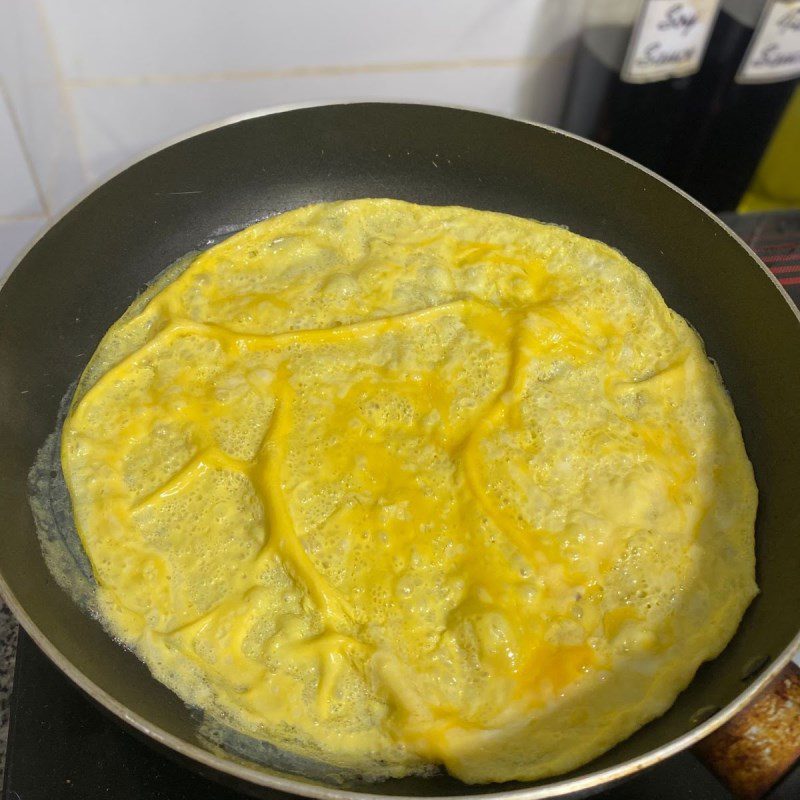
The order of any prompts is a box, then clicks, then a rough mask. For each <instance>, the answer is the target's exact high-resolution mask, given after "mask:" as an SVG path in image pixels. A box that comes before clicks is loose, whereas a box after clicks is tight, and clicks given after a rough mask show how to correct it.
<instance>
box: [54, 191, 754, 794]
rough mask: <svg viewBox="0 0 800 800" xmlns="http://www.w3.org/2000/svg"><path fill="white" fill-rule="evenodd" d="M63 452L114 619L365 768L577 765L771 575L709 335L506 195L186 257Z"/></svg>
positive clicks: (245, 706) (297, 230)
mask: <svg viewBox="0 0 800 800" xmlns="http://www.w3.org/2000/svg"><path fill="white" fill-rule="evenodd" d="M61 457H62V465H63V470H64V475H65V478H66V482H67V486H68V489H69V494H70V498H71V503H72V509H73V516H74V519H75V524H76V528H77V531H78V533H79V535H80V538H81V541H82V544H83V547H84V549H85V551H86V554H87V555H88V558H89V560H90V563H91V567H92V572H93V575H94V579H95V582H96V604H97V607H98V609H99V612H100V616H101V617H102V620H103V622H104V624H105V625H106V627H107V629H108V630H109V631H110V632H111V633H112V634H113V635H114V636H116V637H118V638H119V639H120V640H121V641H122V642H123V643H125V644H126V645H127V646H129V647H130V648H131V649H132V650H133V651H135V653H136V654H137V655H138V656H139V657H140V658H141V659H142V660H143V661H144V662H145V663H146V664H147V666H148V667H149V669H150V670H151V671H152V673H153V675H155V676H156V677H157V678H158V679H159V680H160V681H162V682H163V683H164V684H166V685H167V686H169V687H170V688H171V689H172V690H174V691H175V692H176V693H177V694H178V695H179V696H180V697H181V698H183V699H184V700H185V701H186V702H187V703H189V704H191V705H192V706H195V707H198V708H200V709H202V710H203V711H204V712H205V713H206V714H208V715H210V716H211V717H213V718H215V719H218V720H220V721H222V722H223V723H224V724H225V725H227V726H231V727H233V728H234V729H236V730H238V731H241V732H244V733H246V734H248V735H250V736H252V737H255V738H256V739H259V740H264V741H268V742H270V743H272V744H274V745H276V746H277V747H279V748H280V749H282V750H284V751H287V752H289V753H294V754H298V755H301V756H306V757H310V758H313V759H316V760H320V761H322V762H325V763H327V764H331V765H334V766H336V767H337V768H341V769H342V770H348V771H351V772H355V773H356V774H358V775H360V776H362V777H364V778H365V779H368V780H379V779H383V778H387V777H398V776H404V775H409V774H426V773H429V772H431V771H434V770H435V769H437V768H441V767H444V768H445V769H446V770H447V771H449V772H450V773H451V774H452V775H454V776H456V777H457V778H459V779H461V780H463V781H466V782H469V783H481V782H491V781H506V780H533V779H538V778H543V777H546V776H550V775H555V774H558V773H561V772H564V771H568V770H570V769H573V768H575V767H578V766H580V765H581V764H584V763H585V762H587V761H589V760H590V759H592V758H593V757H595V756H597V755H599V754H600V753H602V752H603V751H605V750H607V749H608V748H609V747H611V746H612V745H613V744H615V743H616V742H618V741H620V740H621V739H623V738H625V737H627V736H628V735H630V734H631V733H632V732H633V731H635V730H636V729H637V728H639V727H640V726H641V725H643V724H644V723H646V722H647V721H648V720H651V719H653V718H654V717H656V716H658V715H659V714H661V713H663V712H664V711H665V710H666V709H667V708H668V707H669V706H670V705H671V704H672V703H673V701H674V700H675V697H676V696H677V694H678V693H679V692H680V691H681V690H682V689H683V688H684V687H685V686H686V685H687V684H688V682H689V681H690V680H691V678H692V676H693V674H694V672H695V670H696V669H697V667H698V666H699V665H700V664H701V663H702V662H703V661H704V660H707V659H710V658H713V657H714V656H716V655H717V654H718V653H719V652H720V651H721V650H722V648H723V647H724V646H725V645H726V643H727V642H728V641H729V639H730V638H731V636H732V635H733V633H734V631H735V630H736V627H737V625H738V623H739V620H740V618H741V616H742V614H743V612H744V610H745V608H746V607H747V605H748V604H749V602H750V601H751V599H752V598H753V596H754V595H755V593H756V591H757V589H756V584H755V579H754V543H753V530H754V517H755V511H756V503H757V495H756V486H755V482H754V479H753V473H752V468H751V465H750V463H749V461H748V459H747V455H746V453H745V449H744V445H743V442H742V436H741V432H740V428H739V425H738V422H737V420H736V417H735V415H734V410H733V407H732V404H731V401H730V398H729V397H728V395H727V394H726V392H725V389H724V387H723V384H722V381H721V379H720V376H719V374H718V372H717V370H716V367H715V366H714V365H713V364H712V363H711V362H710V361H709V358H708V357H707V355H706V353H705V351H704V348H703V343H702V342H701V340H700V338H699V337H698V336H697V334H696V333H695V331H694V330H693V329H692V328H691V327H690V326H689V325H688V324H687V322H686V321H685V320H684V319H682V318H681V317H680V316H679V315H678V314H676V313H675V312H674V311H671V310H670V309H669V308H668V307H667V306H666V304H665V303H664V300H663V299H662V297H661V296H660V294H659V293H658V291H657V290H656V288H655V287H654V286H653V285H652V283H651V282H650V281H649V279H648V278H647V276H646V275H645V273H644V272H643V271H642V270H640V269H639V268H637V267H636V266H634V265H633V264H632V263H630V262H629V261H628V260H627V259H626V258H625V257H624V256H623V255H621V254H620V253H619V252H618V251H616V250H614V249H612V248H611V247H608V246H606V245H604V244H602V243H600V242H597V241H592V240H589V239H586V238H583V237H581V236H578V235H575V234H573V233H570V232H569V231H567V230H565V229H563V228H561V227H558V226H554V225H545V224H541V223H538V222H534V221H531V220H527V219H521V218H517V217H513V216H508V215H504V214H497V213H490V212H486V211H476V210H470V209H466V208H456V207H451V208H445V207H428V206H421V205H414V204H410V203H405V202H400V201H396V200H379V199H364V200H353V201H345V202H335V203H323V204H319V205H312V206H308V207H305V208H300V209H297V210H294V211H290V212H288V213H284V214H280V215H278V216H276V217H273V218H271V219H267V220H265V221H263V222H259V223H257V224H255V225H252V226H250V227H248V228H246V229H244V230H242V231H241V232H239V233H237V234H235V235H234V236H232V237H230V238H229V239H227V240H226V241H223V242H222V243H220V244H218V245H216V246H214V247H211V248H210V249H208V250H207V251H205V252H202V253H200V254H197V255H195V256H194V257H193V258H189V259H187V260H185V261H184V262H183V263H181V264H180V265H178V266H175V267H173V268H172V269H170V270H168V271H167V272H166V273H165V274H163V275H162V276H161V277H160V278H159V279H158V280H157V281H156V282H155V283H154V284H153V285H152V286H151V287H150V288H149V289H148V290H147V291H146V292H145V293H144V294H143V295H142V296H141V297H140V298H138V299H137V301H136V302H134V304H133V305H132V306H131V308H130V309H129V310H128V311H127V312H126V313H125V315H124V316H123V317H122V318H121V319H120V320H119V321H118V322H117V323H116V324H115V325H114V326H113V327H112V328H111V329H110V330H109V331H108V333H107V334H106V336H105V337H104V339H103V340H102V342H101V343H100V345H99V347H98V349H97V351H96V353H95V354H94V356H93V358H92V360H91V362H90V364H89V366H88V367H87V369H86V371H85V373H84V375H83V377H82V379H81V382H80V384H79V386H78V389H77V391H76V394H75V398H74V401H73V404H72V407H71V409H70V412H69V415H68V417H67V419H66V421H65V423H64V426H63V431H62V452H61Z"/></svg>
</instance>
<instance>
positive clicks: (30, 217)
mask: <svg viewBox="0 0 800 800" xmlns="http://www.w3.org/2000/svg"><path fill="white" fill-rule="evenodd" d="M49 219H50V215H49V214H45V213H41V214H0V225H8V224H10V223H13V222H34V221H36V220H41V221H42V222H44V221H46V220H49Z"/></svg>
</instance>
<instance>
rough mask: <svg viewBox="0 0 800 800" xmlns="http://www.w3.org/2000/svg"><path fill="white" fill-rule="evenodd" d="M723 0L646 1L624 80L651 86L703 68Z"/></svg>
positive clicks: (632, 39) (629, 46)
mask: <svg viewBox="0 0 800 800" xmlns="http://www.w3.org/2000/svg"><path fill="white" fill-rule="evenodd" d="M718 10H719V0H645V2H644V5H643V6H642V8H641V10H640V11H639V16H638V17H637V19H636V25H635V26H634V29H633V35H632V36H631V40H630V44H629V45H628V51H627V53H626V54H625V62H624V63H623V65H622V74H621V77H622V80H623V81H626V82H627V83H650V82H652V81H663V80H665V79H667V78H682V77H685V76H687V75H692V74H694V73H695V72H697V70H698V69H700V64H701V63H702V61H703V55H704V54H705V52H706V46H707V45H708V39H709V37H710V36H711V30H712V29H713V27H714V22H715V20H716V18H717V11H718Z"/></svg>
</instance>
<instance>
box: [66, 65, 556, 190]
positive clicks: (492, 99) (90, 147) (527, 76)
mask: <svg viewBox="0 0 800 800" xmlns="http://www.w3.org/2000/svg"><path fill="white" fill-rule="evenodd" d="M559 68H560V70H561V71H563V65H562V64H560V65H559ZM541 70H542V67H541V65H538V64H537V65H528V66H513V67H494V68H486V67H469V68H463V67H462V68H442V69H433V70H432V69H424V70H423V69H421V70H417V71H403V72H392V71H387V72H367V73H363V72H362V73H354V74H348V75H313V76H309V77H302V78H301V77H297V78H291V79H271V78H265V79H260V80H248V81H245V80H226V81H219V82H201V83H171V84H164V85H137V86H126V87H120V86H113V87H100V86H87V87H76V88H75V89H74V90H73V97H74V104H75V116H76V119H77V122H78V125H79V127H80V129H81V132H82V139H83V142H84V144H85V147H86V152H87V154H88V156H87V160H88V168H89V170H90V173H91V174H92V176H93V177H96V176H101V175H103V174H106V173H107V172H108V171H109V170H111V169H112V168H114V167H115V166H117V165H118V163H119V160H120V157H121V156H124V157H126V158H129V157H133V156H134V155H135V154H137V153H140V152H142V151H143V150H145V149H147V148H150V147H153V146H154V145H157V144H158V143H160V142H163V141H164V139H165V138H167V137H171V136H174V135H176V134H179V133H183V132H185V131H187V130H190V129H192V128H194V127H197V126H198V125H202V124H204V123H207V122H211V121H215V120H217V119H219V118H220V117H222V116H225V115H229V114H237V113H241V112H244V111H250V110H254V109H260V108H267V107H269V106H273V105H277V104H284V103H296V102H305V101H313V102H317V101H318V102H326V101H332V100H357V99H400V100H418V101H423V102H436V103H443V104H451V105H466V106H475V107H479V108H483V109H488V110H490V111H498V112H501V113H508V112H512V111H514V110H515V109H517V108H521V107H524V108H525V109H526V110H529V111H530V112H531V113H532V114H534V115H535V116H536V117H537V118H538V119H543V120H547V121H550V120H554V119H555V118H556V117H557V113H558V110H559V108H560V102H561V85H560V81H558V80H557V79H556V78H555V77H553V79H552V80H549V81H544V82H543V84H542V85H540V86H538V89H537V84H536V80H535V78H536V76H537V75H538V74H540V73H541Z"/></svg>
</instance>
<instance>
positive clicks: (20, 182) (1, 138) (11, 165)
mask: <svg viewBox="0 0 800 800" xmlns="http://www.w3.org/2000/svg"><path fill="white" fill-rule="evenodd" d="M0 176H2V179H0V217H13V216H22V217H24V216H31V215H41V214H42V213H43V209H42V204H41V202H40V201H39V197H38V195H37V192H36V185H35V184H34V182H33V176H32V175H31V172H30V169H29V168H28V161H27V157H26V156H25V153H24V151H23V149H22V143H21V142H20V140H19V137H18V135H17V129H16V127H15V125H14V121H13V120H12V117H11V111H10V109H9V106H8V102H7V101H6V98H5V95H4V94H3V93H0Z"/></svg>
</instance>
